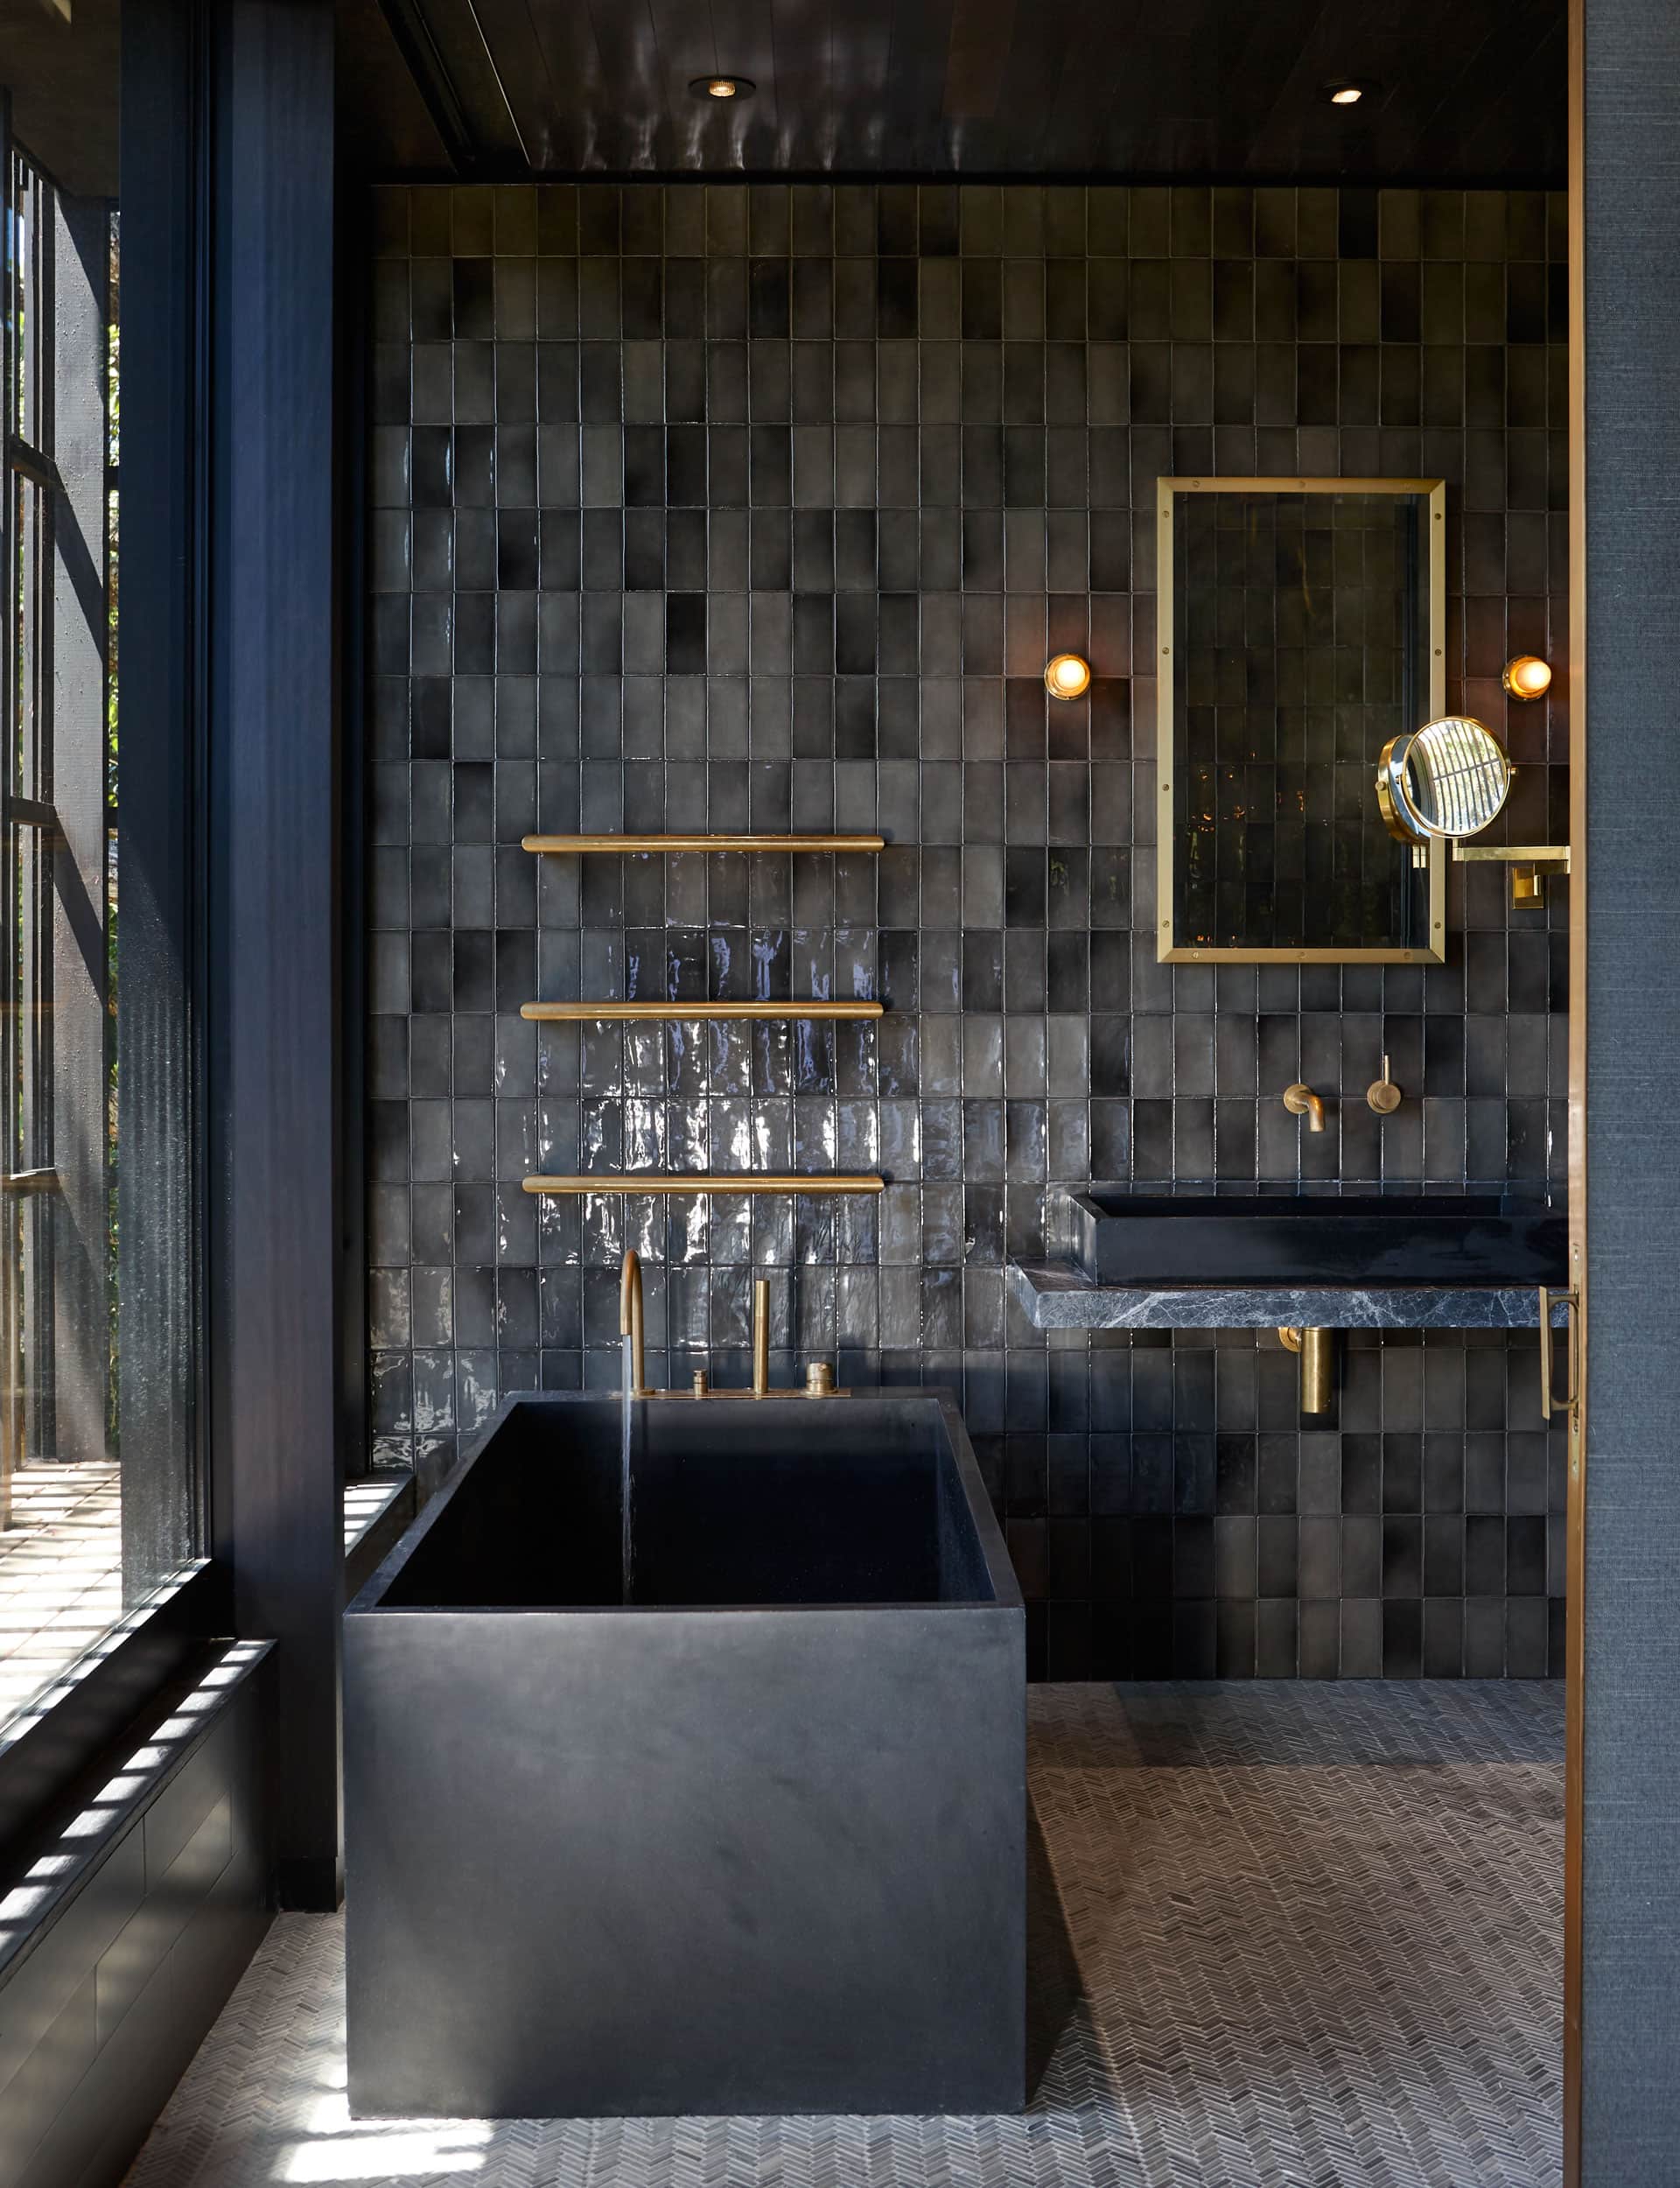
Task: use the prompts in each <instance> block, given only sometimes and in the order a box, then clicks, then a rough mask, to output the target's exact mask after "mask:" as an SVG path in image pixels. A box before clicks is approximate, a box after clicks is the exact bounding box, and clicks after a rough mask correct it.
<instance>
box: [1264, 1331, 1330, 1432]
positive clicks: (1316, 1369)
mask: <svg viewBox="0 0 1680 2188" xmlns="http://www.w3.org/2000/svg"><path fill="white" fill-rule="evenodd" d="M1278 1343H1280V1344H1281V1345H1282V1346H1283V1348H1284V1350H1285V1352H1299V1354H1300V1356H1301V1411H1302V1412H1303V1413H1328V1412H1329V1410H1330V1362H1331V1358H1332V1356H1333V1353H1334V1332H1333V1331H1331V1330H1328V1329H1279V1331H1278Z"/></svg>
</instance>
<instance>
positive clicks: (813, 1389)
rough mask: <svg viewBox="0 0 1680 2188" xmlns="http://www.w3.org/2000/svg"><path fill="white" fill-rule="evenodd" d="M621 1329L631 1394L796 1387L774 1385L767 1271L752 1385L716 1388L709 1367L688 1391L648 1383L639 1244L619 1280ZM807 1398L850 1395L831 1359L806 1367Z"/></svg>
mask: <svg viewBox="0 0 1680 2188" xmlns="http://www.w3.org/2000/svg"><path fill="white" fill-rule="evenodd" d="M619 1335H620V1336H621V1337H625V1338H627V1339H628V1340H629V1350H628V1352H627V1357H626V1361H625V1375H624V1385H623V1387H624V1394H625V1396H626V1397H627V1398H772V1397H775V1398H792V1397H794V1396H795V1392H793V1391H772V1389H771V1388H770V1280H769V1278H768V1277H766V1276H760V1277H755V1278H754V1279H753V1387H752V1389H751V1390H746V1391H737V1390H729V1391H715V1390H713V1388H712V1387H711V1375H710V1374H709V1373H708V1371H706V1370H705V1369H704V1368H697V1369H696V1370H695V1371H694V1380H693V1383H692V1385H690V1389H689V1390H686V1391H653V1390H649V1389H648V1354H647V1343H646V1338H645V1336H644V1333H643V1326H642V1308H641V1259H639V1257H638V1256H637V1254H636V1252H635V1249H634V1247H631V1248H630V1249H628V1250H627V1252H626V1254H625V1257H624V1266H623V1269H622V1272H621V1274H620V1283H619ZM798 1394H799V1395H801V1396H803V1397H806V1398H849V1397H850V1396H851V1392H850V1391H837V1390H836V1388H835V1387H834V1370H833V1369H832V1368H831V1367H830V1365H829V1364H828V1362H827V1361H826V1360H813V1361H812V1362H811V1364H810V1365H809V1367H808V1368H807V1369H806V1371H805V1387H804V1390H803V1392H800V1393H798Z"/></svg>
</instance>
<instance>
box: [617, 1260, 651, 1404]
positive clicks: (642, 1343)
mask: <svg viewBox="0 0 1680 2188" xmlns="http://www.w3.org/2000/svg"><path fill="white" fill-rule="evenodd" d="M619 1335H620V1336H621V1337H628V1339H629V1340H630V1358H629V1362H628V1371H629V1381H628V1383H627V1385H626V1388H625V1396H626V1397H627V1398H650V1397H652V1395H653V1393H652V1392H651V1391H650V1390H649V1389H648V1342H647V1336H646V1333H645V1331H644V1329H643V1327H642V1317H641V1260H640V1259H638V1257H637V1254H636V1251H635V1249H634V1246H633V1247H632V1248H631V1249H630V1250H629V1252H627V1254H626V1255H625V1257H624V1267H623V1270H622V1272H621V1273H620V1279H619Z"/></svg>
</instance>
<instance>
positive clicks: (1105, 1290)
mask: <svg viewBox="0 0 1680 2188" xmlns="http://www.w3.org/2000/svg"><path fill="white" fill-rule="evenodd" d="M1009 1281H1010V1287H1011V1289H1012V1291H1013V1293H1014V1294H1015V1297H1016V1299H1017V1300H1018V1301H1019V1303H1020V1305H1021V1307H1022V1308H1023V1309H1024V1310H1025V1312H1026V1317H1027V1320H1028V1321H1029V1322H1031V1323H1032V1324H1033V1328H1034V1329H1537V1328H1538V1327H1539V1323H1540V1297H1539V1293H1538V1291H1537V1288H1536V1287H1534V1286H1532V1285H1501V1284H1482V1285H1476V1284H1413V1285H1389V1284H1376V1285H1354V1284H1325V1285H1318V1286H1313V1287H1303V1286H1295V1287H1285V1286H1283V1285H1226V1284H1181V1285H1176V1286H1173V1287H1160V1286H1156V1285H1145V1284H1094V1283H1092V1282H1091V1281H1090V1280H1089V1278H1088V1277H1086V1276H1085V1275H1083V1274H1082V1273H1081V1271H1080V1269H1079V1268H1078V1266H1076V1265H1075V1263H1074V1262H1072V1261H1012V1262H1011V1263H1010V1264H1009ZM1564 1321H1565V1312H1564V1308H1562V1306H1561V1305H1558V1306H1555V1307H1554V1308H1553V1309H1552V1322H1553V1325H1554V1327H1557V1328H1561V1327H1562V1326H1563V1323H1564Z"/></svg>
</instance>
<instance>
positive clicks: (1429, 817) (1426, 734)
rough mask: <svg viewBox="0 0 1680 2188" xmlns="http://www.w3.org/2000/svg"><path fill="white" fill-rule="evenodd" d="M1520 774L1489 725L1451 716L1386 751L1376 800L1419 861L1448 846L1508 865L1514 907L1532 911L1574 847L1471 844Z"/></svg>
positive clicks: (1465, 861)
mask: <svg viewBox="0 0 1680 2188" xmlns="http://www.w3.org/2000/svg"><path fill="white" fill-rule="evenodd" d="M1541 666H1542V667H1544V663H1542V664H1541ZM1548 681H1550V671H1548ZM1515 780H1516V768H1514V767H1513V766H1512V765H1511V762H1510V760H1509V755H1508V754H1507V753H1506V750H1505V747H1504V746H1503V745H1502V744H1501V743H1500V741H1499V740H1498V738H1497V737H1495V734H1494V733H1493V731H1492V730H1491V729H1489V728H1488V726H1487V724H1486V723H1485V722H1479V721H1477V720H1476V719H1475V718H1474V715H1470V714H1445V715H1443V716H1441V718H1440V719H1439V720H1437V721H1432V722H1425V724H1424V726H1423V727H1422V728H1421V729H1417V730H1409V731H1407V732H1406V733H1404V735H1402V736H1399V737H1391V738H1390V740H1389V741H1388V743H1387V744H1386V745H1384V746H1383V752H1382V756H1381V757H1380V758H1379V760H1378V761H1377V763H1376V802H1377V805H1378V807H1379V808H1380V810H1381V811H1382V815H1383V821H1384V823H1385V824H1386V825H1387V827H1388V831H1389V833H1390V835H1391V836H1393V837H1396V838H1397V839H1398V840H1399V841H1400V842H1401V843H1403V844H1410V845H1411V855H1412V859H1413V860H1414V862H1415V863H1417V864H1418V865H1420V866H1421V865H1422V864H1423V862H1424V861H1425V859H1427V858H1428V856H1429V846H1430V845H1431V844H1432V843H1436V842H1440V841H1446V842H1447V843H1450V844H1451V845H1452V846H1453V860H1454V862H1455V863H1456V864H1458V865H1460V866H1468V865H1479V864H1484V863H1486V864H1493V865H1500V866H1509V867H1510V869H1511V903H1512V906H1513V908H1519V909H1524V910H1531V909H1534V908H1537V907H1541V906H1544V903H1545V901H1546V880H1547V877H1548V876H1549V875H1551V874H1554V873H1568V872H1569V845H1567V844H1474V845H1471V844H1467V843H1466V842H1465V841H1464V838H1466V837H1467V836H1479V835H1480V834H1481V831H1482V830H1483V829H1484V828H1486V827H1488V825H1489V824H1490V823H1491V822H1493V821H1494V820H1495V819H1496V818H1497V817H1498V816H1499V814H1500V813H1501V811H1502V810H1503V808H1504V804H1505V801H1506V799H1507V798H1508V797H1509V796H1510V790H1511V784H1512V782H1514V781H1515Z"/></svg>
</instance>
